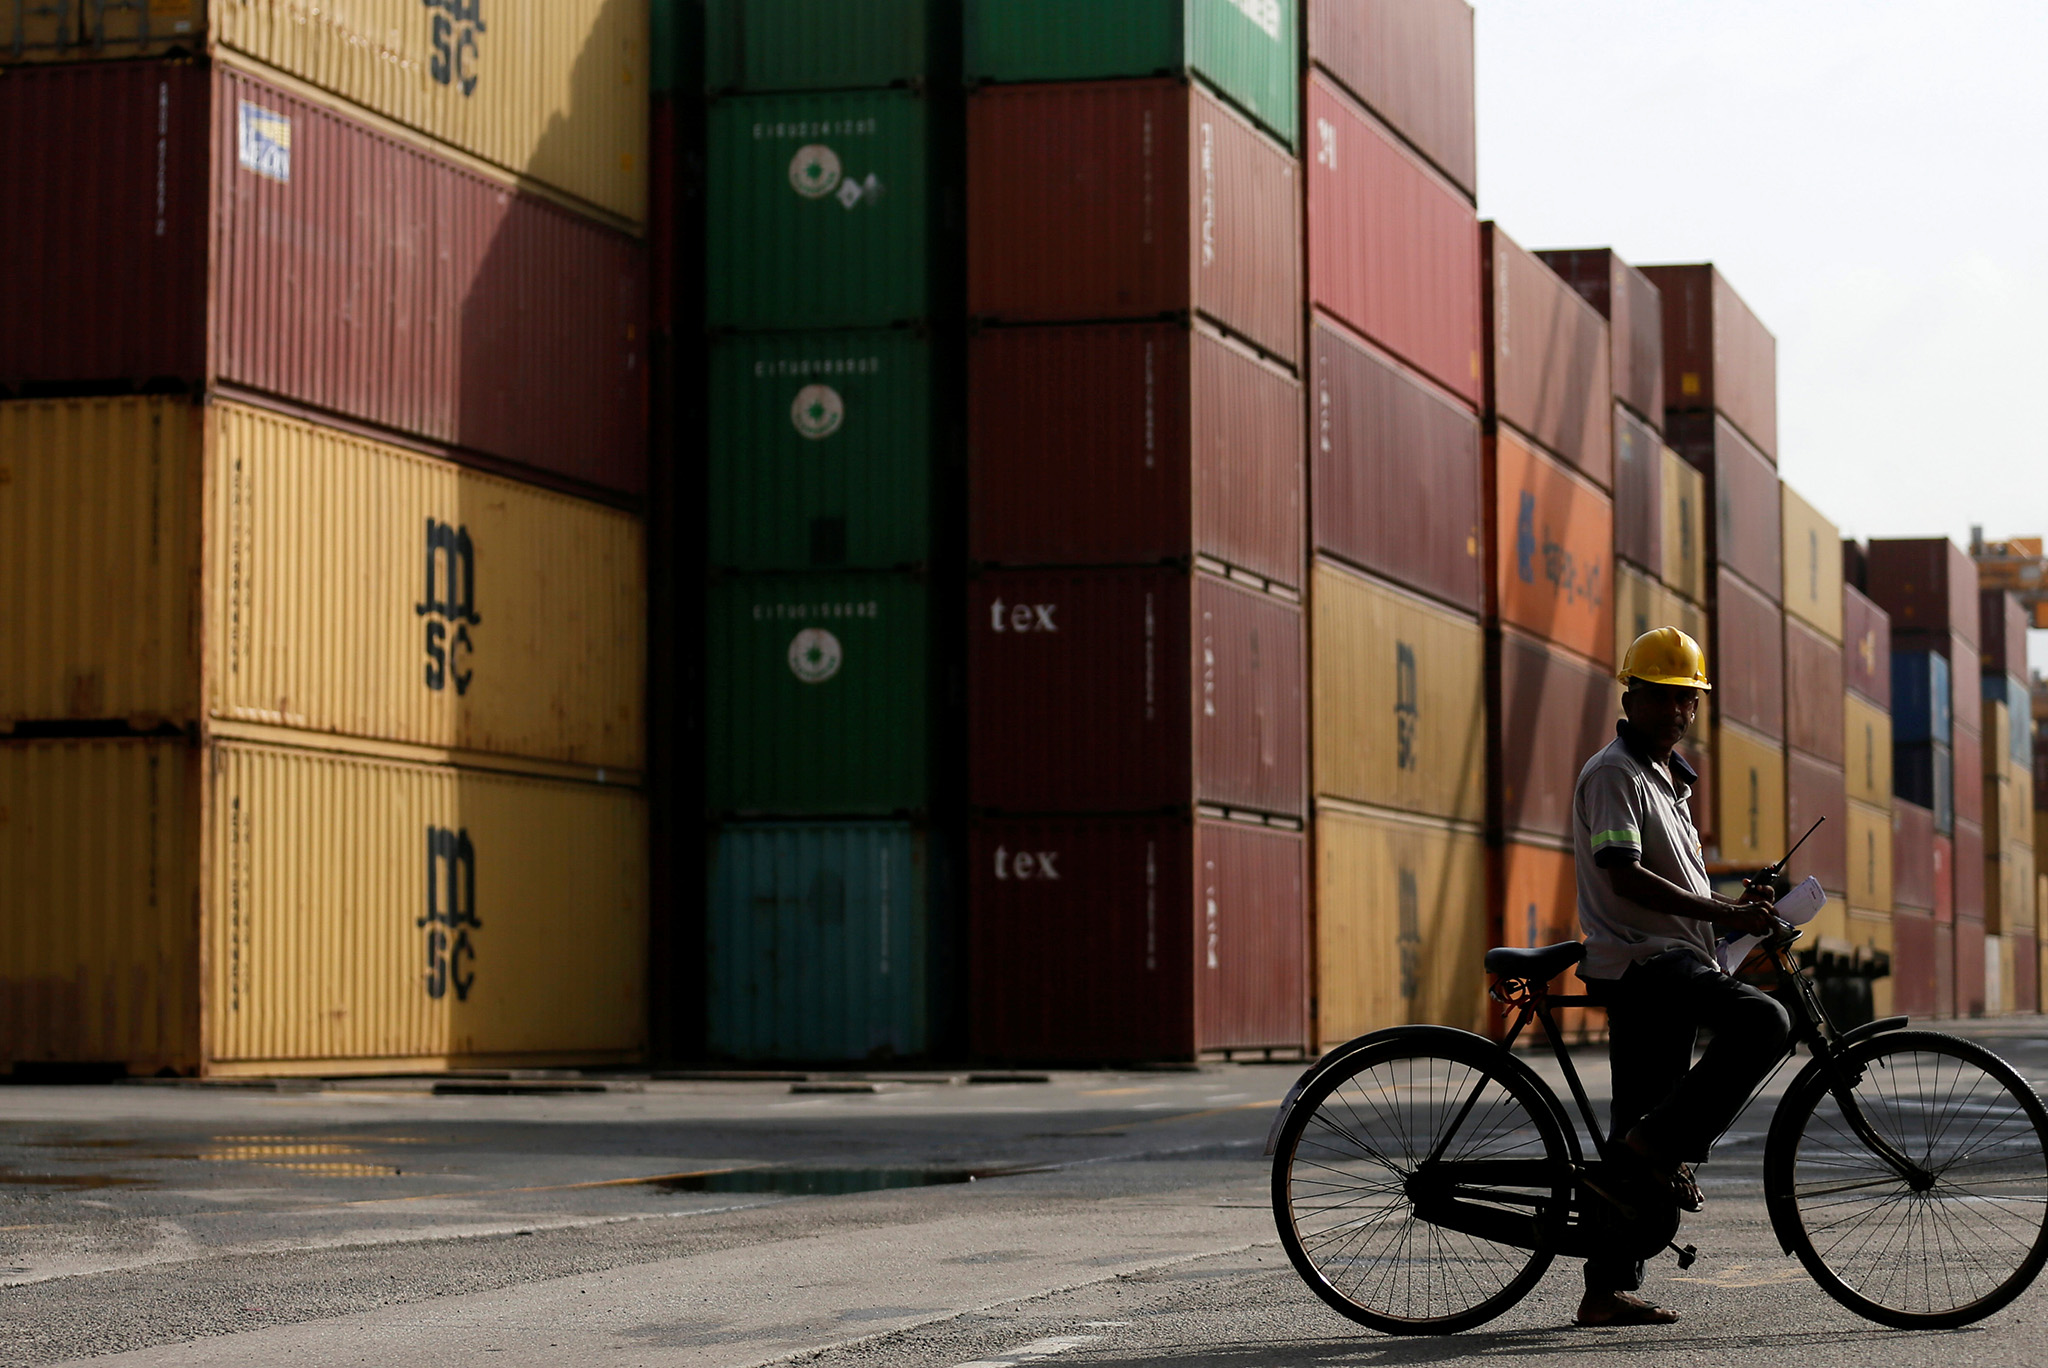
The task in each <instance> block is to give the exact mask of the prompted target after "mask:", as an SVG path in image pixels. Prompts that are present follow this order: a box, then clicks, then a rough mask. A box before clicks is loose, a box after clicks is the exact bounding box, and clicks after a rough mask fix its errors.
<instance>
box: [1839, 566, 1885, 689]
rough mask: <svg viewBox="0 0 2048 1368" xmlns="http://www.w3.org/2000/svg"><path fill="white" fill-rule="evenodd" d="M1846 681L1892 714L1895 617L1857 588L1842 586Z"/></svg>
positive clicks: (1843, 674) (1843, 659)
mask: <svg viewBox="0 0 2048 1368" xmlns="http://www.w3.org/2000/svg"><path fill="white" fill-rule="evenodd" d="M1842 680H1843V683H1844V684H1846V685H1847V686H1848V687H1849V688H1850V689H1853V690H1854V691H1855V692H1857V693H1859V694H1861V695H1862V696H1863V697H1864V698H1866V699H1868V700H1869V701H1870V702H1872V703H1875V704H1876V705H1877V706H1878V707H1880V708H1883V709H1884V710H1885V711H1887V712H1889V711H1891V706H1892V619H1891V614H1889V613H1887V612H1885V610H1884V609H1882V608H1880V607H1878V606H1877V605H1876V604H1875V603H1873V602H1871V601H1870V597H1869V595H1867V594H1865V593H1863V592H1862V591H1861V590H1859V589H1857V588H1856V587H1855V586H1853V585H1844V586H1842Z"/></svg>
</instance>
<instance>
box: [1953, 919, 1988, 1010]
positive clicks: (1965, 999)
mask: <svg viewBox="0 0 2048 1368" xmlns="http://www.w3.org/2000/svg"><path fill="white" fill-rule="evenodd" d="M1955 937H1956V949H1955V956H1956V960H1955V963H1956V987H1955V1012H1954V1015H1956V1016H1959V1017H1980V1016H1983V1015H1984V923H1983V922H1982V921H1977V920H1973V919H1971V918H1969V917H1957V918H1956V925H1955Z"/></svg>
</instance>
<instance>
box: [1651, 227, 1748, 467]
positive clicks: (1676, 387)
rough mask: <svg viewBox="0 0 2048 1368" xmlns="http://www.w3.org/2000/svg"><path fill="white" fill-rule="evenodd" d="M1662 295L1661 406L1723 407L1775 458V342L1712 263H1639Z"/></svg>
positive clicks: (1713, 408)
mask: <svg viewBox="0 0 2048 1368" xmlns="http://www.w3.org/2000/svg"><path fill="white" fill-rule="evenodd" d="M1643 274H1644V275H1647V276H1648V277H1649V278H1650V280H1651V283H1653V284H1654V285H1656V287H1657V290H1658V292H1659V294H1661V295H1662V297H1663V313H1664V407H1665V408H1666V409H1667V410H1669V409H1688V410H1715V411H1718V412H1721V413H1725V414H1727V415H1728V417H1729V418H1730V419H1731V420H1733V422H1734V424H1735V426H1736V427H1738V428H1740V429H1742V432H1743V434H1744V435H1745V436H1747V437H1748V438H1749V440H1750V441H1752V442H1754V443H1756V445H1757V447H1758V449H1759V450H1761V451H1762V452H1763V454H1764V455H1765V457H1767V458H1768V459H1769V460H1770V461H1772V462H1773V463H1775V462H1776V461H1777V459H1778V342H1777V339H1776V338H1774V337H1772V336H1771V334H1770V331H1769V329H1767V328H1765V327H1764V325H1763V323H1762V322H1761V321H1759V320H1758V318H1757V316H1756V315H1755V314H1754V313H1751V312H1750V309H1749V305H1747V304H1745V303H1743V302H1742V297H1741V296H1740V295H1738V294H1736V293H1735V289H1734V287H1733V286H1731V285H1730V284H1729V283H1728V282H1727V280H1726V279H1725V278H1723V276H1722V275H1721V273H1720V272H1719V271H1717V270H1715V269H1714V268H1713V266H1712V265H1706V264H1702V265H1697V266H1645V267H1643Z"/></svg>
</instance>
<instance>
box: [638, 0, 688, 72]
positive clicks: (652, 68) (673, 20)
mask: <svg viewBox="0 0 2048 1368" xmlns="http://www.w3.org/2000/svg"><path fill="white" fill-rule="evenodd" d="M693 18H694V16H693V15H691V14H690V13H689V12H688V0H650V3H649V5H648V7H647V88H648V90H649V91H651V92H652V93H653V94H656V95H667V94H669V93H670V92H672V91H674V90H675V89H676V87H677V86H689V85H695V84H696V83H697V81H698V79H699V78H698V77H697V76H696V74H695V71H694V68H695V67H696V65H697V57H696V51H697V44H696V41H695V34H694V33H693V32H688V30H693V29H694V28H695V25H694V24H692V23H691V20H692V19H693Z"/></svg>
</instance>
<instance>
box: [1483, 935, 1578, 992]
mask: <svg viewBox="0 0 2048 1368" xmlns="http://www.w3.org/2000/svg"><path fill="white" fill-rule="evenodd" d="M1585 957H1586V943H1585V942H1584V941H1563V942H1561V943H1559V944H1557V945H1546V946H1544V947H1542V948H1541V949H1538V950H1523V949H1521V948H1520V947H1518V946H1513V945H1502V946H1497V947H1495V948H1494V949H1492V950H1489V951H1487V952H1486V972H1487V973H1489V974H1496V975H1498V976H1500V977H1501V978H1511V979H1527V980H1529V981H1530V982H1532V983H1545V982H1548V981H1549V980H1551V979H1554V978H1556V977H1557V976H1558V975H1559V974H1562V973H1563V972H1564V971H1565V970H1567V969H1569V968H1571V967H1572V966H1573V965H1574V964H1577V963H1578V962H1579V961H1580V960H1582V959H1584V958H1585ZM1467 962H1468V963H1469V962H1470V961H1467Z"/></svg>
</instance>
